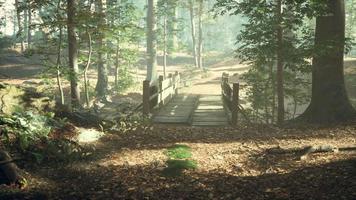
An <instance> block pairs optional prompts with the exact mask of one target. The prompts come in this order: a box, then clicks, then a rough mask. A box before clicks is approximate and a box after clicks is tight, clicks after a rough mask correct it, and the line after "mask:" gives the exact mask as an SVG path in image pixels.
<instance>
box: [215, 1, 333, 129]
mask: <svg viewBox="0 0 356 200" xmlns="http://www.w3.org/2000/svg"><path fill="white" fill-rule="evenodd" d="M324 7H325V3H324V2H322V1H311V2H302V1H283V8H284V12H283V13H282V15H281V18H278V17H277V15H276V9H277V5H276V1H258V0H250V1H233V0H218V1H217V3H216V5H215V10H216V12H217V13H218V14H226V13H230V14H233V15H237V14H239V15H242V16H243V17H245V19H246V22H245V24H243V30H242V31H241V33H240V34H239V35H238V36H237V42H236V44H237V45H238V49H237V50H236V54H237V56H238V57H239V58H240V59H241V61H242V62H243V63H246V64H249V65H250V66H251V69H250V70H249V71H248V72H247V73H246V74H244V75H243V76H242V80H244V81H245V82H246V85H247V87H246V91H247V93H246V95H247V100H248V108H247V110H249V111H250V112H249V113H250V115H251V116H252V119H253V120H255V121H257V122H263V123H274V121H275V113H277V111H276V103H277V100H276V87H277V86H276V80H277V78H276V62H277V50H282V52H283V63H284V68H285V69H284V75H283V76H284V85H283V87H284V90H285V96H284V98H285V99H286V102H289V101H291V102H293V103H292V107H293V108H294V109H293V111H292V114H291V117H294V116H295V112H296V107H297V106H299V105H303V104H305V103H306V101H307V100H308V98H309V93H308V89H309V85H310V81H309V80H310V76H309V74H310V73H311V62H310V60H311V58H312V57H313V55H314V54H315V53H318V52H319V53H320V50H319V49H325V48H317V47H314V33H313V32H314V31H313V30H312V29H311V28H310V27H308V26H306V25H305V24H306V23H305V22H306V21H307V20H308V19H309V18H311V17H313V16H316V15H318V14H325V12H327V11H326V10H325V8H324ZM316 8H318V9H319V10H318V11H315V10H314V9H316ZM280 26H282V28H283V32H284V36H283V38H282V40H283V42H282V46H281V47H280V46H279V45H278V38H277V34H276V33H277V30H278V27H280ZM278 48H282V49H278ZM288 111H289V110H287V112H288Z"/></svg>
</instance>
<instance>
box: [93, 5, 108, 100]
mask: <svg viewBox="0 0 356 200" xmlns="http://www.w3.org/2000/svg"><path fill="white" fill-rule="evenodd" d="M104 1H105V0H104ZM96 4H97V10H98V13H99V15H100V19H101V20H100V25H102V26H105V24H106V20H105V17H106V16H105V11H104V3H103V0H97V1H96ZM104 37H105V35H104V33H103V30H101V31H100V35H99V37H98V40H97V44H98V81H97V83H96V88H95V90H96V92H97V96H98V97H99V98H104V97H105V96H106V95H107V93H108V86H109V82H108V68H107V65H106V62H104V58H106V53H105V50H104V47H105V41H104Z"/></svg>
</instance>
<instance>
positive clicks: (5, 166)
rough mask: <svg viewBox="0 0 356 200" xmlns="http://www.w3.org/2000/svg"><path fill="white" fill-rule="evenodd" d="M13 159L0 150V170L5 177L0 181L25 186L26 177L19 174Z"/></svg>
mask: <svg viewBox="0 0 356 200" xmlns="http://www.w3.org/2000/svg"><path fill="white" fill-rule="evenodd" d="M14 161H15V160H14V159H12V158H11V156H10V155H9V153H7V152H6V151H0V162H1V164H0V171H1V173H2V174H3V175H4V176H5V177H4V178H5V179H6V180H4V181H1V182H4V183H6V184H9V185H16V186H18V187H20V188H23V187H25V186H26V179H25V178H24V177H23V176H22V175H21V173H20V170H19V168H18V167H17V165H16V164H15V163H14Z"/></svg>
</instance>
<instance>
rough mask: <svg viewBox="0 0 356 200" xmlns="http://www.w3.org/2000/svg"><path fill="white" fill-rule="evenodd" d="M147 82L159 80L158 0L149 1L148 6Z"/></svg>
mask: <svg viewBox="0 0 356 200" xmlns="http://www.w3.org/2000/svg"><path fill="white" fill-rule="evenodd" d="M146 20H147V36H146V37H147V80H149V81H151V82H154V81H155V80H156V78H157V38H156V31H157V30H156V29H157V25H156V0H148V5H147V19H146Z"/></svg>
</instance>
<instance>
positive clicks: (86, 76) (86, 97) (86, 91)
mask: <svg viewBox="0 0 356 200" xmlns="http://www.w3.org/2000/svg"><path fill="white" fill-rule="evenodd" d="M87 36H88V46H89V52H88V60H87V64H86V65H85V68H84V90H85V103H86V104H87V107H88V108H89V107H90V104H89V100H90V98H89V80H88V70H89V67H90V62H91V54H92V44H91V35H90V32H89V30H87Z"/></svg>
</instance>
